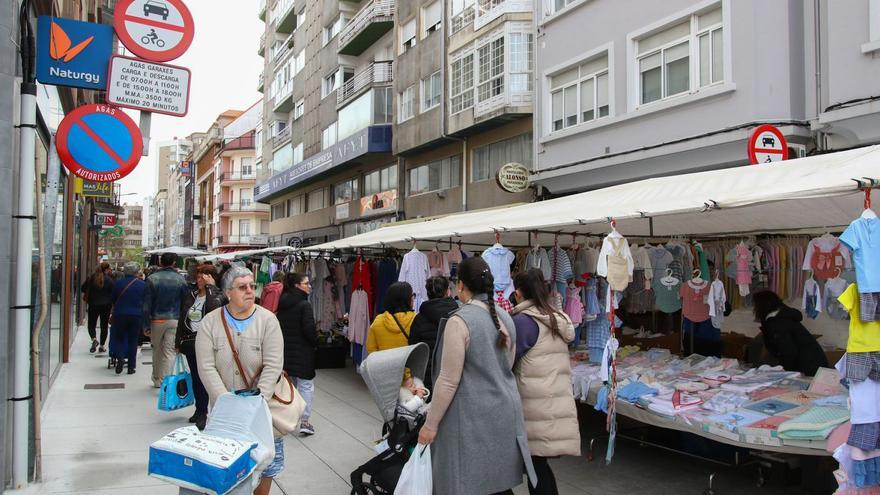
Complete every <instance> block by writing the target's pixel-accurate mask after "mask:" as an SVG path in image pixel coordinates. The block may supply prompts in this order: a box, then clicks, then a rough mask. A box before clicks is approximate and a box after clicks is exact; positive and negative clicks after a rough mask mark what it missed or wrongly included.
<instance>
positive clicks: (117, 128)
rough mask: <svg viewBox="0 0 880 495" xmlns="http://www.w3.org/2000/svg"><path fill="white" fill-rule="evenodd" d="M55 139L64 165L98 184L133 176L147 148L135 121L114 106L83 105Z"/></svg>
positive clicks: (77, 174) (70, 115) (69, 116)
mask: <svg viewBox="0 0 880 495" xmlns="http://www.w3.org/2000/svg"><path fill="white" fill-rule="evenodd" d="M55 139H56V144H57V148H58V156H59V157H60V158H61V163H63V164H64V166H65V167H67V169H68V170H70V171H71V173H73V174H74V175H76V176H77V177H80V178H82V179H86V180H90V181H95V182H113V181H116V180H119V179H121V178H123V177H125V176H126V175H128V174H129V173H131V171H132V170H134V168H135V167H136V166H137V164H138V163H139V162H140V159H141V152H142V151H143V148H144V140H143V138H142V137H141V131H140V129H138V126H137V125H136V124H135V123H134V121H133V120H131V117H129V116H128V115H126V114H125V112H123V111H122V110H121V109H119V108H116V107H114V106H110V105H99V104H92V105H83V106H81V107H79V108H77V109H76V110H74V111H72V112H70V113H69V114H67V116H66V117H64V120H62V121H61V124H60V125H59V126H58V133H57V134H56V137H55Z"/></svg>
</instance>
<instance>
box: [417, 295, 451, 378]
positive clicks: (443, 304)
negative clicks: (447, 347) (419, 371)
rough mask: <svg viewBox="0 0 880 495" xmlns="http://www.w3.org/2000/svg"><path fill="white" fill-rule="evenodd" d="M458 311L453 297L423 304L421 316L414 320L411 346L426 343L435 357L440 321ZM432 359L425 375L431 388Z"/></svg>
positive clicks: (420, 308) (420, 310)
mask: <svg viewBox="0 0 880 495" xmlns="http://www.w3.org/2000/svg"><path fill="white" fill-rule="evenodd" d="M457 309H458V303H456V302H455V299H452V298H451V297H443V298H439V299H431V300H428V301H425V302H423V303H422V305H421V306H420V307H419V314H417V315H416V317H415V319H414V320H413V323H412V327H411V328H410V331H409V332H410V333H409V345H414V344H418V343H419V342H424V343H426V344H428V347H430V348H431V356H433V355H434V347H436V345H437V331H438V329H439V327H440V320H441V319H443V318H446V317H448V316H449V314H450V313H452V312H453V311H455V310H457ZM431 361H432V360H431V359H429V360H428V369H427V371H426V373H425V385H427V386H428V388H430V386H431V383H430V382H431V376H433V375H432V372H433V370H432V368H431Z"/></svg>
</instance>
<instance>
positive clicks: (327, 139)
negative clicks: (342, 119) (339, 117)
mask: <svg viewBox="0 0 880 495" xmlns="http://www.w3.org/2000/svg"><path fill="white" fill-rule="evenodd" d="M337 124H338V122H333V123H332V124H330V125H329V126H327V127H326V128H325V129H324V130H323V131H322V132H321V149H322V150H326V149H327V148H329V147H331V146H333V145H334V144H336V137H337V130H338V125H337Z"/></svg>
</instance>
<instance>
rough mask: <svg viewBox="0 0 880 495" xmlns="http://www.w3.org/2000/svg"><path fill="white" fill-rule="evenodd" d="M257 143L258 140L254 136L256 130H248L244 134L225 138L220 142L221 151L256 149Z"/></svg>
mask: <svg viewBox="0 0 880 495" xmlns="http://www.w3.org/2000/svg"><path fill="white" fill-rule="evenodd" d="M255 144H256V140H255V137H254V132H253V131H251V132H248V133H247V134H242V135H241V136H238V137H237V138H232V139H224V140H223V142H222V143H221V144H220V151H231V150H252V149H254V145H255Z"/></svg>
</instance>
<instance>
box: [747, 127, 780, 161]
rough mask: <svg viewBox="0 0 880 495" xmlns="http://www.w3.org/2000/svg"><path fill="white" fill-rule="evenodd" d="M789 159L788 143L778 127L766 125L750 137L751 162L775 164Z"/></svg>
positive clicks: (757, 128) (758, 128)
mask: <svg viewBox="0 0 880 495" xmlns="http://www.w3.org/2000/svg"><path fill="white" fill-rule="evenodd" d="M787 159H788V143H787V142H786V141H785V136H783V135H782V131H780V130H779V129H778V128H777V127H775V126H772V125H769V124H764V125H760V126H758V127H756V128H755V130H754V131H752V134H751V135H750V136H749V162H751V164H752V165H757V164H759V163H773V162H780V161H782V160H787Z"/></svg>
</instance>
